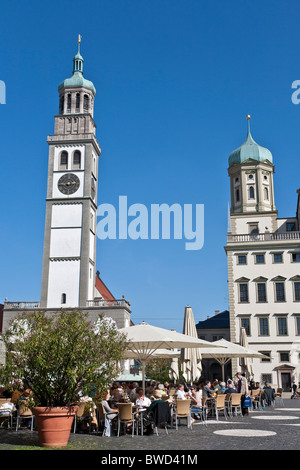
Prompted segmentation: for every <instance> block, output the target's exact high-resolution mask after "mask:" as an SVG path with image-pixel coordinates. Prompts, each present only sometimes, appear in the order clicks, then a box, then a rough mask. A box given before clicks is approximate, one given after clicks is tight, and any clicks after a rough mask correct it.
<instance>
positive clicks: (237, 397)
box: [230, 393, 243, 416]
mask: <svg viewBox="0 0 300 470" xmlns="http://www.w3.org/2000/svg"><path fill="white" fill-rule="evenodd" d="M241 398H242V394H241V393H232V394H231V400H230V409H231V416H233V412H234V414H235V415H236V416H237V414H238V413H240V415H241V416H243V413H242V404H241Z"/></svg>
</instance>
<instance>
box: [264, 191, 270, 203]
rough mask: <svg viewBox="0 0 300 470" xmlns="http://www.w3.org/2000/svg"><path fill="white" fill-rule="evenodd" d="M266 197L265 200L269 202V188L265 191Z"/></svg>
mask: <svg viewBox="0 0 300 470" xmlns="http://www.w3.org/2000/svg"><path fill="white" fill-rule="evenodd" d="M264 195H265V199H266V200H267V201H268V200H269V190H268V188H265V189H264Z"/></svg>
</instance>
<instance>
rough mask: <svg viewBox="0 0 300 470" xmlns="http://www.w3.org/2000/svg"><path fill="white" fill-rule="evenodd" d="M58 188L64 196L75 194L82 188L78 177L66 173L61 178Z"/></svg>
mask: <svg viewBox="0 0 300 470" xmlns="http://www.w3.org/2000/svg"><path fill="white" fill-rule="evenodd" d="M57 186H58V189H59V190H60V192H61V193H63V194H67V195H69V194H74V193H76V191H77V189H78V188H79V186H80V180H79V178H78V176H77V175H74V174H73V173H66V174H65V175H62V176H61V177H60V178H59V180H58V183H57Z"/></svg>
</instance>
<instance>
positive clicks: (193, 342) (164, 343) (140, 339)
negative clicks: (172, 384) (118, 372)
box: [119, 322, 212, 390]
mask: <svg viewBox="0 0 300 470" xmlns="http://www.w3.org/2000/svg"><path fill="white" fill-rule="evenodd" d="M119 332H120V333H123V334H125V335H126V336H127V342H128V348H127V349H128V353H125V355H124V356H125V357H126V354H129V351H131V352H134V353H135V354H136V357H135V359H136V360H138V361H139V362H140V364H141V365H142V375H143V390H145V363H146V360H147V359H149V358H150V357H151V356H153V355H154V353H155V351H157V350H160V349H176V348H184V347H189V348H204V347H205V348H209V347H212V343H209V342H208V341H204V340H201V339H198V338H193V337H192V336H188V335H184V334H181V333H177V332H176V331H171V330H166V329H164V328H159V327H157V326H152V325H149V324H148V323H145V322H142V323H140V324H139V325H134V326H129V327H127V328H121V329H120V330H119ZM170 357H172V356H170Z"/></svg>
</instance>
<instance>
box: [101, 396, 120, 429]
mask: <svg viewBox="0 0 300 470" xmlns="http://www.w3.org/2000/svg"><path fill="white" fill-rule="evenodd" d="M117 411H118V410H115V411H105V408H104V406H103V404H102V403H98V404H97V423H98V426H97V431H99V425H100V424H103V425H104V429H103V433H102V436H107V435H108V434H109V432H108V429H109V427H110V425H111V418H109V416H112V415H116V414H117Z"/></svg>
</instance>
